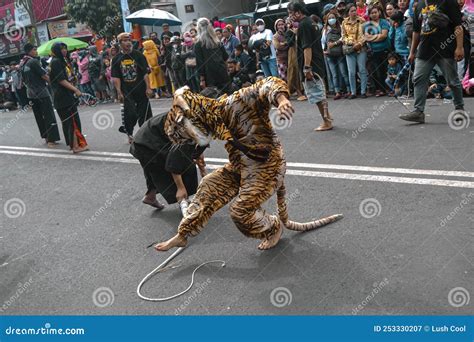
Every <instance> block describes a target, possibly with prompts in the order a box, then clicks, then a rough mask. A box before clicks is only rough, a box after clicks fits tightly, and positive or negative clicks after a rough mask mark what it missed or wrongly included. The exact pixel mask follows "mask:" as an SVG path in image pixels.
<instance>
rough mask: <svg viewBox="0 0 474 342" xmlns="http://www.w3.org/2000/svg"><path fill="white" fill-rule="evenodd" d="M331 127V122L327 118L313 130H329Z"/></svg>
mask: <svg viewBox="0 0 474 342" xmlns="http://www.w3.org/2000/svg"><path fill="white" fill-rule="evenodd" d="M331 129H332V123H331V121H329V120H327V121H323V123H322V124H321V125H320V126H319V127H318V128H315V129H314V130H315V131H316V132H323V131H329V130H331Z"/></svg>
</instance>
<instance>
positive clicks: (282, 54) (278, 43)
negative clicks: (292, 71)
mask: <svg viewBox="0 0 474 342" xmlns="http://www.w3.org/2000/svg"><path fill="white" fill-rule="evenodd" d="M285 32H286V23H285V21H284V20H283V19H277V20H276V21H275V34H274V35H273V45H274V46H275V49H276V58H277V66H278V73H279V74H280V77H281V79H282V80H285V81H286V80H287V78H286V73H287V70H288V49H289V45H288V42H287V39H286V34H285Z"/></svg>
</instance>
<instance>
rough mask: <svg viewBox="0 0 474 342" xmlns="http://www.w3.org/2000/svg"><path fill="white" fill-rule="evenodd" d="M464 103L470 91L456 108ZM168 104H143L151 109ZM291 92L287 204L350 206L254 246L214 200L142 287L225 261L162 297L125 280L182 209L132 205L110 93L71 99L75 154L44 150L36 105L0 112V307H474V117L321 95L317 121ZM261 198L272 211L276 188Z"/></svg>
mask: <svg viewBox="0 0 474 342" xmlns="http://www.w3.org/2000/svg"><path fill="white" fill-rule="evenodd" d="M473 104H474V100H473V99H466V109H467V110H471V111H472V109H473ZM169 105H170V101H169V100H153V101H152V106H153V111H154V113H155V114H156V113H159V112H162V111H165V110H166V109H167V108H169ZM294 105H295V108H296V114H295V116H294V120H293V121H292V122H291V125H289V127H285V128H284V129H281V130H278V134H279V135H280V136H281V138H282V141H283V146H284V148H285V151H286V156H287V160H288V162H290V164H289V171H288V175H287V177H286V184H287V190H288V197H289V199H288V203H289V204H288V205H289V209H290V216H291V218H293V219H294V220H297V221H307V220H309V219H312V218H316V217H321V216H326V215H330V214H336V213H343V214H344V216H345V218H344V219H343V220H341V221H339V222H337V223H335V224H333V225H330V226H328V227H326V228H322V229H321V230H318V231H313V232H309V233H303V234H299V233H294V232H290V231H285V232H284V235H283V238H282V240H281V242H280V243H279V244H278V246H277V247H276V248H274V249H272V250H270V251H265V252H261V251H259V250H257V248H256V247H257V244H258V241H256V240H251V239H247V238H245V237H244V236H243V235H241V234H240V232H239V231H238V230H237V229H236V227H235V226H234V224H233V223H232V221H231V219H230V217H229V214H228V210H227V208H223V209H222V210H220V211H219V212H218V213H217V214H216V215H215V216H214V217H213V218H212V219H211V221H210V222H209V224H208V226H207V227H206V228H205V229H204V230H203V232H202V233H201V234H200V235H199V236H198V237H196V238H192V239H191V240H190V245H189V248H187V249H186V250H184V252H183V253H182V254H181V255H180V256H178V257H177V258H176V259H175V260H174V261H173V265H174V266H179V267H177V268H174V269H171V270H168V271H166V272H162V273H159V274H158V275H156V276H155V277H154V278H153V279H152V280H150V281H149V282H148V283H147V284H145V286H144V289H143V292H144V294H146V295H148V296H151V297H160V296H161V297H165V296H170V295H172V294H174V293H176V292H179V291H181V290H183V289H185V288H186V287H187V286H188V284H189V282H190V279H191V272H192V271H193V269H194V268H195V267H197V266H198V265H199V264H201V263H202V262H205V261H209V260H216V259H218V260H224V261H225V262H226V267H223V268H222V267H220V265H219V264H217V263H215V264H210V265H207V266H204V267H203V268H202V269H200V270H199V271H198V272H197V274H196V284H195V286H194V287H193V288H192V289H191V290H190V291H189V292H188V293H187V294H186V295H184V296H182V297H179V298H177V299H174V300H171V301H167V302H160V303H156V302H155V303H153V302H146V301H143V300H141V299H140V298H139V297H138V296H137V295H136V293H135V292H136V287H137V285H138V283H139V282H140V280H141V279H142V278H143V277H144V276H145V275H146V274H147V273H148V272H150V271H151V270H152V269H154V268H155V267H156V266H157V265H158V264H159V263H161V262H162V261H163V260H164V259H165V258H166V257H167V256H168V255H170V253H166V254H159V253H157V252H155V251H154V250H151V249H146V248H145V247H146V246H147V245H149V244H150V243H151V242H153V241H156V240H162V239H166V238H169V237H171V236H172V235H173V234H174V233H175V231H176V227H177V225H178V223H179V219H180V213H179V209H178V206H177V205H172V206H169V207H167V208H166V209H165V210H163V211H161V212H156V211H154V210H153V209H152V208H150V207H148V206H145V205H143V204H141V198H142V196H143V194H144V192H145V181H144V178H143V175H142V171H141V168H140V166H139V165H138V164H136V163H134V161H133V159H132V158H131V157H130V156H128V155H127V151H128V145H127V144H126V139H125V136H124V135H122V134H120V133H118V131H117V129H118V127H119V126H120V109H119V106H118V105H117V104H109V105H99V106H97V107H95V108H87V107H86V108H81V110H80V115H81V119H82V124H83V132H84V133H85V134H86V135H87V140H88V142H89V144H90V147H91V152H90V153H85V154H82V155H80V156H73V155H72V154H70V153H69V152H68V151H67V149H66V146H65V144H64V141H62V143H61V145H59V146H58V147H57V148H56V149H55V150H54V151H51V150H47V148H46V146H45V145H44V143H43V141H42V140H41V139H40V138H39V134H38V131H37V128H36V124H35V121H34V117H33V115H32V113H31V111H29V112H27V113H18V112H9V113H0V145H1V147H0V177H1V183H0V206H1V208H0V215H1V216H0V219H1V229H0V310H1V312H2V314H4V315H18V314H25V315H33V314H34V315H40V314H41V315H43V314H45V315H46V314H54V315H56V314H73V315H74V314H94V315H102V314H105V315H109V314H115V315H121V314H153V315H157V314H158V315H161V314H164V315H175V314H182V315H191V314H193V315H196V314H197V315H200V314H205V315H206V314H212V315H227V314H237V315H241V314H243V315H247V314H270V315H272V314H284V315H286V314H289V315H293V314H316V315H327V314H330V315H332V314H348V315H351V314H358V315H379V314H380V315H385V314H387V315H400V314H407V315H412V314H429V315H431V314H439V315H444V314H449V315H462V314H470V313H472V309H473V304H472V300H470V301H468V299H470V295H474V288H473V285H472V284H474V281H473V280H474V277H473V274H474V244H473V227H474V209H473V207H474V205H473V204H474V154H473V146H474V118H473V116H472V114H471V118H470V121H471V122H470V126H468V127H465V128H462V129H459V130H457V129H453V128H452V127H451V126H450V125H449V124H448V115H449V113H450V112H451V111H452V105H451V104H443V103H442V102H438V101H430V102H429V106H428V107H427V113H428V114H429V115H430V116H429V117H427V123H426V124H423V125H409V124H407V123H406V122H403V121H401V120H399V119H398V118H397V115H398V113H400V112H403V111H404V108H403V106H402V105H401V104H399V103H397V102H394V100H393V99H391V98H384V99H376V98H369V99H366V100H361V99H357V100H352V101H348V100H343V101H337V102H335V101H332V100H330V109H331V112H332V113H333V116H334V118H335V121H334V124H335V127H336V128H335V129H334V130H333V131H330V132H324V133H315V132H314V131H313V128H314V127H316V126H317V125H318V124H319V119H318V115H316V112H315V108H314V107H312V106H311V105H310V104H308V103H307V102H303V103H302V102H294ZM465 125H467V122H465ZM286 126H288V124H287V125H286ZM61 136H62V132H61ZM222 146H223V144H222V143H218V142H214V143H213V144H212V146H211V149H209V150H208V151H207V152H206V157H207V158H212V159H209V160H208V164H210V167H218V165H222V163H223V161H224V159H225V158H226V157H227V156H226V153H225V150H224V149H223V147H222ZM99 152H109V153H99ZM111 153H115V154H111ZM341 165H342V166H341ZM266 207H267V208H268V210H269V211H272V212H273V211H275V207H276V205H275V201H274V200H271V201H270V202H269V203H268V204H267V205H266Z"/></svg>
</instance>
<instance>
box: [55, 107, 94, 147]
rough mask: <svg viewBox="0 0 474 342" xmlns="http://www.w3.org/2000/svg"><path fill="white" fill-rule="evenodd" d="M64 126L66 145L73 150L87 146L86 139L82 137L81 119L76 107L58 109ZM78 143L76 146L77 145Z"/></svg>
mask: <svg viewBox="0 0 474 342" xmlns="http://www.w3.org/2000/svg"><path fill="white" fill-rule="evenodd" d="M56 110H57V111H58V115H59V118H60V119H61V122H62V125H63V133H64V139H65V140H66V144H67V145H68V146H69V147H70V148H71V149H72V148H74V147H77V146H78V147H84V146H86V145H87V142H86V139H85V138H84V136H83V135H82V128H81V119H80V118H79V112H78V111H77V106H76V105H71V106H70V107H65V108H56ZM75 142H76V144H75ZM76 145H77V146H76Z"/></svg>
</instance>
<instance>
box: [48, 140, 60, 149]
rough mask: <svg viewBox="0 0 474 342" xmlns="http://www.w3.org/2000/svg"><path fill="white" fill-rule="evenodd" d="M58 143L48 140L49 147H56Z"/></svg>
mask: <svg viewBox="0 0 474 342" xmlns="http://www.w3.org/2000/svg"><path fill="white" fill-rule="evenodd" d="M57 145H58V143H57V142H56V141H49V142H48V147H49V148H53V147H56V146H57Z"/></svg>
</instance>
